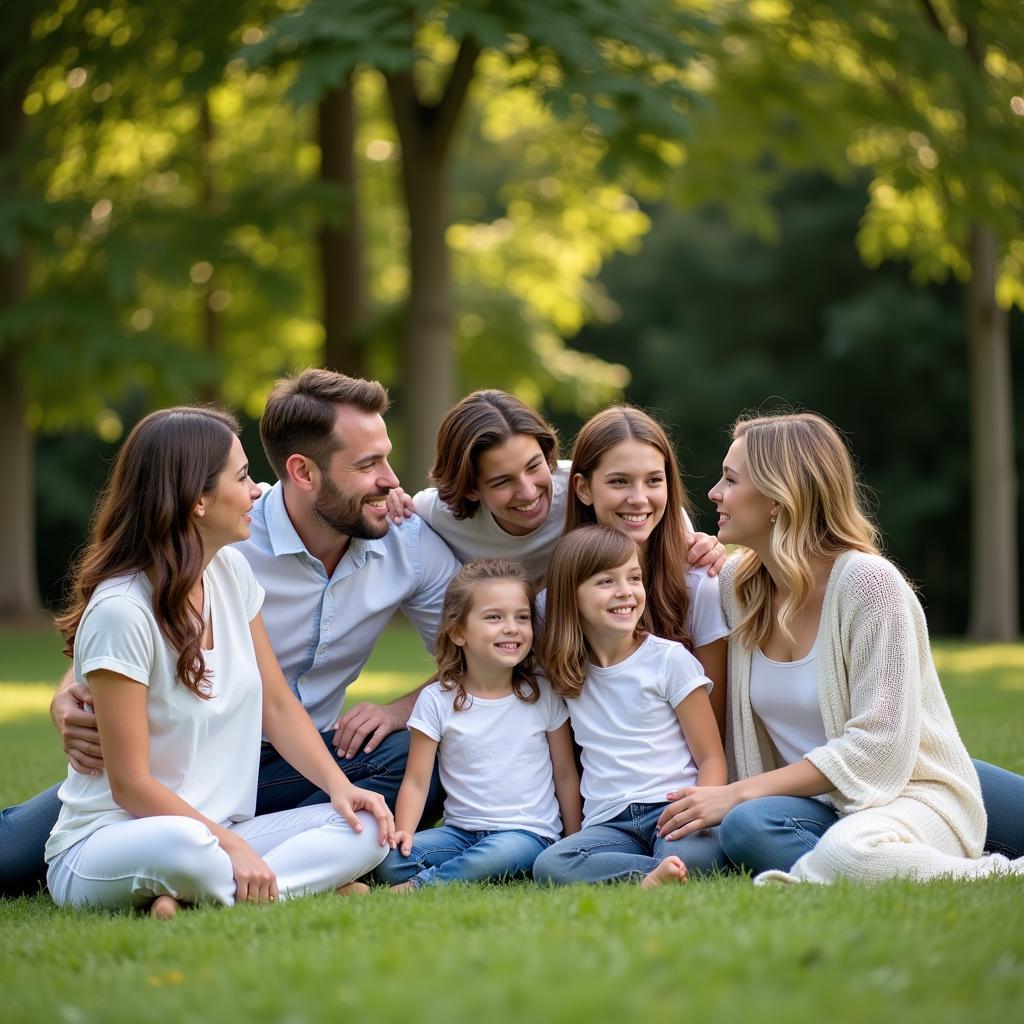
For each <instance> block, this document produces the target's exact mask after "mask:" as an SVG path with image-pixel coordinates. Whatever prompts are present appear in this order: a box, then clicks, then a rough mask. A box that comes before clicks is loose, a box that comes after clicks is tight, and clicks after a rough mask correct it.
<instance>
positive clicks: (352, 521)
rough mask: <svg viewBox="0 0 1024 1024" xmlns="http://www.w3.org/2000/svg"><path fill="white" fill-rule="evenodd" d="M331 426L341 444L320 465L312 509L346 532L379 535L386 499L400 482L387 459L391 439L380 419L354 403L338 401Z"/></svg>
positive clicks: (383, 529) (384, 519)
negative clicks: (326, 460)
mask: <svg viewBox="0 0 1024 1024" xmlns="http://www.w3.org/2000/svg"><path fill="white" fill-rule="evenodd" d="M334 432H335V434H336V435H337V438H338V439H339V441H340V443H341V448H340V450H337V451H334V452H332V453H331V455H330V457H329V459H328V462H327V466H326V467H325V470H324V471H322V474H321V478H320V486H319V488H318V490H317V493H316V495H315V497H314V499H313V513H314V515H315V516H316V517H317V518H318V519H319V520H320V521H321V522H323V523H325V524H326V525H327V526H329V527H331V528H332V529H333V530H335V531H336V532H338V533H341V534H345V535H346V536H348V537H359V538H362V539H364V540H375V539H376V538H378V537H383V536H384V534H385V533H387V532H388V518H387V509H386V507H385V504H384V502H385V499H386V498H387V495H388V491H389V490H390V489H391V488H392V487H397V486H398V477H397V476H395V473H394V471H393V470H392V468H391V466H390V464H389V463H388V456H389V455H390V454H391V441H390V440H389V439H388V431H387V427H386V426H385V425H384V419H383V417H382V416H381V415H380V414H379V413H375V412H365V411H364V410H362V409H359V408H357V407H356V406H354V405H339V406H338V411H337V416H336V419H335V423H334Z"/></svg>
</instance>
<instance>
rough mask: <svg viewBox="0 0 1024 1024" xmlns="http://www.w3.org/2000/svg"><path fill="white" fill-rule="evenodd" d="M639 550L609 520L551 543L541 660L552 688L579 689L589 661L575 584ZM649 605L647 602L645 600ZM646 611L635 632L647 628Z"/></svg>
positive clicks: (574, 693)
mask: <svg viewBox="0 0 1024 1024" xmlns="http://www.w3.org/2000/svg"><path fill="white" fill-rule="evenodd" d="M637 554H639V552H638V550H637V546H636V543H635V542H634V541H633V539H632V538H631V537H627V536H626V535H625V534H624V533H619V531H618V530H615V529H613V528H612V527H610V526H599V525H597V524H591V525H585V526H581V527H580V528H579V529H578V530H573V531H572V532H571V533H567V534H564V535H563V536H562V538H561V539H560V540H559V541H558V543H557V544H556V545H555V550H554V551H553V552H552V554H551V562H550V563H549V564H548V576H547V583H548V589H547V604H546V605H545V608H544V635H543V637H542V638H541V644H540V660H541V664H542V665H543V666H544V672H545V674H546V675H547V677H548V679H549V680H550V681H551V688H552V689H553V690H554V691H555V692H556V693H558V694H560V695H561V696H563V697H578V696H579V695H580V693H582V692H583V683H584V681H585V680H586V678H587V665H588V663H589V662H590V645H589V644H588V643H587V638H586V636H585V635H584V632H583V625H582V623H581V622H580V610H579V600H578V598H577V595H576V591H577V588H578V587H579V586H580V584H581V583H583V581H584V580H587V579H589V578H590V577H591V576H593V575H595V573H599V572H607V571H608V570H609V569H617V568H618V567H619V566H620V565H624V564H625V563H626V562H628V561H629V559H630V558H632V557H633V556H634V555H637ZM648 607H649V605H648ZM646 619H647V612H646V610H645V611H644V618H643V619H642V620H641V621H640V623H638V624H637V634H638V635H640V634H643V633H645V632H647V629H648V627H647V623H646V621H645V620H646Z"/></svg>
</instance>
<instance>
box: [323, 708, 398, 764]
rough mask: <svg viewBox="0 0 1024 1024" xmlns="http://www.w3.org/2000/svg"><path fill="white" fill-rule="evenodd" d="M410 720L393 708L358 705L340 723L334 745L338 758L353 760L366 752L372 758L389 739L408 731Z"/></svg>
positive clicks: (336, 728)
mask: <svg viewBox="0 0 1024 1024" xmlns="http://www.w3.org/2000/svg"><path fill="white" fill-rule="evenodd" d="M407 720H408V715H405V714H403V713H402V712H401V711H400V710H399V709H397V708H395V707H394V706H393V705H391V704H367V703H365V702H364V703H362V704H356V705H355V706H354V707H351V708H349V709H348V711H346V712H345V714H343V715H342V716H341V718H339V719H338V721H337V723H336V725H335V726H334V738H333V739H332V740H331V745H332V746H333V747H334V749H335V750H337V752H338V757H344V758H348V759H351V758H353V757H355V756H356V754H358V753H359V751H360V750H364V749H365V752H366V753H367V754H369V753H370V752H371V751H373V750H375V749H376V748H377V747H379V746H380V744H381V741H382V740H383V739H384V737H385V736H389V735H391V733H393V732H398V731H399V730H400V729H404V728H405V723H406V721H407ZM367 737H369V739H367ZM364 743H365V747H364Z"/></svg>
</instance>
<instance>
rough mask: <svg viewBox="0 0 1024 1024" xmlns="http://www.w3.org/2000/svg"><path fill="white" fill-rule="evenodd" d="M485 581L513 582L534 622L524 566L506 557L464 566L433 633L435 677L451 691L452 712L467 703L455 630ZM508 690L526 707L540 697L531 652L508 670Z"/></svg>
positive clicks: (463, 665) (530, 587) (447, 593)
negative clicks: (520, 587) (523, 594)
mask: <svg viewBox="0 0 1024 1024" xmlns="http://www.w3.org/2000/svg"><path fill="white" fill-rule="evenodd" d="M489 580H517V581H518V582H520V583H522V585H523V589H524V590H525V591H526V599H527V601H528V602H529V605H530V623H531V624H533V623H535V622H536V618H537V616H536V614H535V610H534V598H535V595H534V588H533V584H532V583H531V582H530V578H529V576H528V575H527V573H526V566H524V565H523V564H522V563H521V562H515V561H513V560H512V559H510V558H480V559H477V561H475V562H469V563H467V564H466V565H464V566H463V567H462V568H461V569H460V570H459V571H458V572H457V573H456V574H455V575H454V576H453V577H452V578H451V581H450V582H449V584H448V589H447V590H446V591H445V594H444V606H443V608H442V609H441V626H440V628H439V629H438V632H437V677H438V679H439V680H440V682H441V689H442V690H448V691H451V690H454V691H455V705H454V706H455V710H456V711H462V710H463V708H465V707H466V705H467V703H468V701H469V694H468V693H467V692H466V654H465V652H464V651H463V649H462V648H461V647H460V646H459V645H458V644H457V643H456V642H455V639H454V635H455V632H456V630H459V629H462V627H463V626H465V624H466V619H467V618H468V616H469V612H470V608H471V607H472V604H473V595H474V593H476V590H477V588H478V587H479V586H480V584H481V583H486V582H488V581H489ZM512 690H513V692H514V693H515V695H516V696H517V697H518V698H519V699H520V700H521V701H523V702H524V703H526V704H533V703H535V702H536V701H537V699H538V698H539V697H540V687H539V686H538V685H537V679H536V677H535V676H534V658H533V650H532V649H531V650H530V653H529V654H527V655H526V657H525V658H524V659H523V660H522V661H521V662H519V664H518V665H516V666H515V668H513V669H512Z"/></svg>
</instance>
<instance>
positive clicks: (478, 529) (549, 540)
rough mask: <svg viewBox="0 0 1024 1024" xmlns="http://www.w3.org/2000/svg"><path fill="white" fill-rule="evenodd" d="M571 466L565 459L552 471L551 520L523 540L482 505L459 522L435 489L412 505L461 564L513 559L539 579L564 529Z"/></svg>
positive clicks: (418, 496)
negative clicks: (481, 559)
mask: <svg viewBox="0 0 1024 1024" xmlns="http://www.w3.org/2000/svg"><path fill="white" fill-rule="evenodd" d="M570 465H571V463H569V462H567V461H566V460H564V459H563V460H562V461H560V462H559V463H558V464H557V466H556V467H555V469H554V470H553V471H552V473H551V508H550V510H549V511H548V517H547V519H545V520H544V522H543V523H541V524H540V526H538V527H537V529H536V530H534V531H533V532H532V533H528V534H526V535H525V536H521V537H517V536H515V535H514V534H511V533H506V532H505V531H504V530H503V529H502V528H501V527H500V526H499V525H498V523H497V522H496V521H495V518H494V516H492V515H491V513H490V511H489V510H488V508H487V506H486V505H484V504H483V502H481V503H480V504H479V505H478V506H477V510H476V512H474V513H473V515H471V516H470V517H469V518H468V519H456V518H455V516H454V515H452V512H451V509H450V508H448V506H447V505H446V504H445V503H444V502H443V501H442V500H441V499H440V498H439V497H438V496H437V488H436V487H428V488H427V489H426V490H423V491H420V492H419V493H418V494H416V495H415V496H414V497H413V499H412V502H413V506H414V507H415V509H416V512H417V514H418V515H419V516H420V518H421V519H423V520H425V521H426V523H427V525H428V526H430V527H431V529H433V531H434V532H435V533H437V534H439V535H440V537H441V539H442V540H443V541H444V542H445V543H446V544H447V545H448V547H450V548H451V549H452V552H453V553H454V555H455V557H456V558H457V559H459V561H460V562H472V561H473V560H474V559H476V558H514V559H516V561H519V562H522V563H523V564H524V565H525V566H526V571H527V573H528V574H529V576H530V579H532V580H539V579H540V578H541V577H542V576H543V575H544V573H545V572H547V568H548V562H550V561H551V552H552V550H553V549H554V547H555V544H556V543H557V541H558V538H559V537H561V536H562V530H563V529H564V528H565V499H566V495H567V494H568V492H569V466H570Z"/></svg>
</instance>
